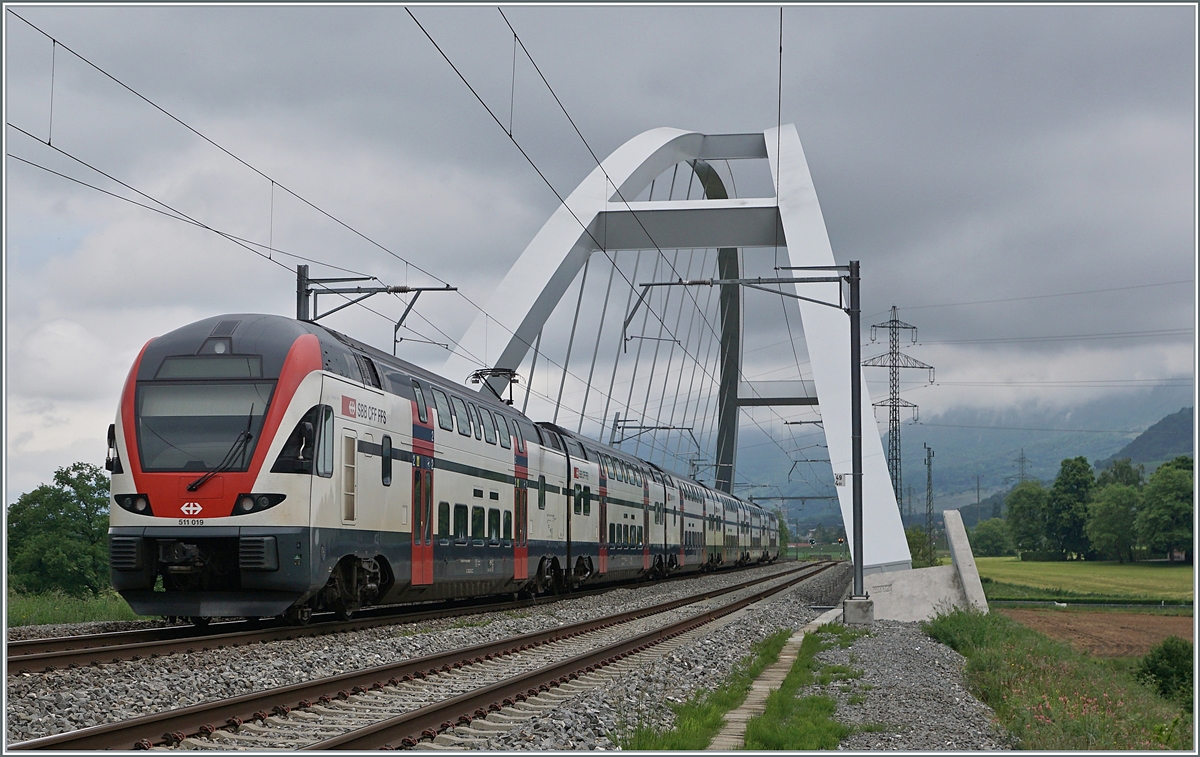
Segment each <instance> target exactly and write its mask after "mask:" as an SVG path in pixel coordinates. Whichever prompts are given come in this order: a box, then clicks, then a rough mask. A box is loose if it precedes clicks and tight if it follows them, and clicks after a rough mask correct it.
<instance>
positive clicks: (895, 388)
mask: <svg viewBox="0 0 1200 757" xmlns="http://www.w3.org/2000/svg"><path fill="white" fill-rule="evenodd" d="M876 329H887V330H888V351H887V353H886V354H883V355H879V356H877V357H873V358H871V359H869V360H864V361H863V365H866V366H875V367H877V368H887V369H888V398H887V399H886V400H880V401H879V402H876V403H875V407H886V408H887V409H888V449H887V464H888V470H889V471H890V472H891V474H892V491H894V492H895V493H896V501H897V502H899V501H900V498H901V496H902V492H903V486H902V483H903V482H902V480H901V475H900V408H902V407H911V408H912V409H913V418H914V419H916V417H917V406H916V405H914V404H913V403H911V402H909V401H908V400H905V399H901V398H900V369H901V368H925V369H927V370H928V371H929V383H931V384H932V383H933V366H932V365H926V364H925V363H922V362H921V361H920V360H917V359H916V358H912V357H909V356H908V355H905V354H904V353H903V352H901V351H900V330H901V329H911V330H912V343H913V344H916V343H917V327H916V326H913V325H911V324H908V323H905V322H904V321H901V320H899V319H897V318H896V306H895V305H892V318H891V320H889V321H887V322H886V323H877V324H875V325H874V326H872V327H871V341H872V342H873V341H875V330H876Z"/></svg>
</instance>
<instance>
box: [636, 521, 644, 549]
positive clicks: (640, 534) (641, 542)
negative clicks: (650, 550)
mask: <svg viewBox="0 0 1200 757" xmlns="http://www.w3.org/2000/svg"><path fill="white" fill-rule="evenodd" d="M637 531H638V532H637V543H638V546H641V545H643V544H645V543H646V542H644V541H642V538H643V536H644V534H643V533H642V527H641V526H638V527H637Z"/></svg>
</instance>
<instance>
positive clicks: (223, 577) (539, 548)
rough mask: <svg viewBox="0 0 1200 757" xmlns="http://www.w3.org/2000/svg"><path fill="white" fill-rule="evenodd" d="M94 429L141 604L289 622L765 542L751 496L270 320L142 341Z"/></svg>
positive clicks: (124, 564) (504, 589)
mask: <svg viewBox="0 0 1200 757" xmlns="http://www.w3.org/2000/svg"><path fill="white" fill-rule="evenodd" d="M108 441H109V458H108V463H107V467H108V468H109V470H110V471H111V472H112V502H111V506H112V513H111V520H110V528H109V550H110V552H109V554H110V566H111V572H112V582H113V586H114V587H115V588H116V589H117V590H118V591H119V592H120V593H121V595H122V596H123V597H124V598H125V599H126V601H128V602H129V605H130V606H131V607H132V608H133V609H134V611H136V612H138V613H140V614H143V615H166V616H184V617H192V618H206V617H238V616H252V617H260V616H273V615H281V614H282V615H285V616H287V617H289V618H290V619H292V620H293V621H296V622H305V621H307V620H308V618H309V617H310V616H311V613H312V612H314V611H326V610H333V611H335V612H338V613H339V614H341V615H343V616H348V615H349V614H350V613H352V612H354V611H355V610H357V609H358V608H360V607H364V606H367V605H372V604H391V603H401V602H415V601H425V600H432V599H444V598H451V597H465V596H475V595H488V594H500V593H511V592H521V591H532V592H542V591H548V590H569V589H570V588H572V587H576V586H579V585H582V584H585V583H586V584H588V585H592V584H597V583H603V582H606V581H617V580H624V579H629V578H634V577H639V576H651V577H657V576H664V575H666V574H668V573H670V572H673V571H687V570H705V569H710V568H713V567H716V566H717V565H723V564H725V565H727V564H733V563H743V564H744V563H747V562H753V561H768V560H774V559H775V558H776V557H777V556H778V532H777V524H776V520H775V516H774V515H773V514H772V513H770V512H766V511H764V510H762V509H761V508H760V507H758V506H756V505H754V504H751V503H747V502H744V501H742V500H740V499H738V498H736V497H731V496H729V495H726V494H723V493H721V492H717V491H713V490H712V489H709V488H708V487H706V486H705V485H703V484H701V483H699V482H697V481H694V480H691V479H688V478H685V477H683V476H679V475H676V474H674V473H671V472H669V471H666V470H663V469H661V468H659V467H658V466H656V465H653V464H651V463H648V462H645V461H643V460H639V459H637V458H635V457H632V456H630V455H628V454H626V453H624V452H621V451H620V450H617V449H613V448H611V447H608V446H605V445H602V444H598V443H596V442H594V441H592V440H590V439H586V438H583V437H580V436H578V435H576V434H573V433H571V432H568V431H566V430H564V429H562V428H560V427H558V426H555V425H553V424H549V423H534V422H531V421H530V420H529V419H528V418H526V417H525V416H524V415H522V414H521V413H519V412H516V411H515V410H514V409H513V408H512V407H511V406H509V405H507V404H505V403H502V402H499V401H497V400H495V399H493V398H490V397H487V396H484V395H482V394H479V393H475V392H467V391H464V390H463V387H462V386H460V385H457V384H456V383H454V382H451V381H448V380H446V379H445V378H443V377H441V376H437V375H435V374H433V373H430V372H428V371H425V370H422V369H421V368H418V367H416V366H414V365H412V364H410V363H407V362H405V361H403V360H399V359H397V358H395V357H392V356H390V355H387V354H385V353H383V352H380V351H378V350H375V349H373V348H371V347H368V346H366V345H364V344H361V343H359V342H357V341H355V340H353V339H350V338H349V337H346V336H345V335H342V334H339V333H337V332H335V331H332V330H330V329H327V328H324V327H322V326H320V325H316V324H313V323H307V322H303V321H296V320H292V319H289V318H283V317H279V316H271V315H249V314H240V315H224V316H218V317H214V318H209V319H206V320H203V321H199V322H197V323H193V324H190V325H187V326H184V327H182V328H179V329H176V330H175V331H172V332H170V333H169V334H166V335H164V336H161V337H158V338H156V339H153V340H151V341H150V342H148V343H147V344H146V346H145V347H143V348H142V351H141V354H139V355H138V358H137V361H136V362H135V363H134V365H133V368H132V369H131V370H130V373H129V378H128V379H127V380H126V383H125V388H124V391H123V393H122V396H121V404H120V408H119V410H118V412H117V418H116V423H115V424H113V426H112V427H110V429H109V439H108Z"/></svg>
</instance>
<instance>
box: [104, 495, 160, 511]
mask: <svg viewBox="0 0 1200 757" xmlns="http://www.w3.org/2000/svg"><path fill="white" fill-rule="evenodd" d="M113 501H115V502H116V503H117V506H118V507H120V508H121V509H122V510H128V511H129V512H131V513H133V514H134V515H154V508H153V507H151V506H150V497H149V495H146V494H116V495H113Z"/></svg>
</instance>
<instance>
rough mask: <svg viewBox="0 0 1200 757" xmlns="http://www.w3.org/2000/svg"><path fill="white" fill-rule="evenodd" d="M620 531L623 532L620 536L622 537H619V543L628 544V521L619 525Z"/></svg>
mask: <svg viewBox="0 0 1200 757" xmlns="http://www.w3.org/2000/svg"><path fill="white" fill-rule="evenodd" d="M621 531H622V532H623V533H622V536H623V537H624V538H622V539H621V543H622V544H626V545H628V544H629V524H628V523H625V524H623V525H622V526H621Z"/></svg>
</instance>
